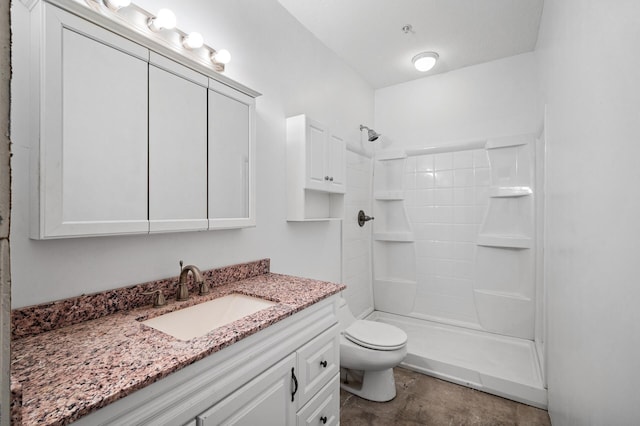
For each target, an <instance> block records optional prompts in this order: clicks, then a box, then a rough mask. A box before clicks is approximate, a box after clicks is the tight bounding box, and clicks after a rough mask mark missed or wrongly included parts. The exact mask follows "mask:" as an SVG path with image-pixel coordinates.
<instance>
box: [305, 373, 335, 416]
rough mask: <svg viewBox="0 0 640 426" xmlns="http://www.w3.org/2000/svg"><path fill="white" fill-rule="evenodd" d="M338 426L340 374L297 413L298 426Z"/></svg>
mask: <svg viewBox="0 0 640 426" xmlns="http://www.w3.org/2000/svg"><path fill="white" fill-rule="evenodd" d="M338 424H340V373H338V374H336V375H335V376H333V378H332V379H331V380H330V381H329V383H328V384H326V385H325V387H324V388H322V390H321V391H320V392H318V394H317V395H316V396H314V397H313V398H311V401H309V403H308V404H307V405H305V406H304V408H303V409H302V410H300V411H299V412H298V426H325V425H326V426H330V425H338Z"/></svg>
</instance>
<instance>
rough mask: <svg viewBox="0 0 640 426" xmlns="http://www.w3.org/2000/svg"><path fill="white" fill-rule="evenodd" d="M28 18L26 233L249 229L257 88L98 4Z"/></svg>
mask: <svg viewBox="0 0 640 426" xmlns="http://www.w3.org/2000/svg"><path fill="white" fill-rule="evenodd" d="M52 3H53V4H52ZM54 4H55V5H54ZM65 9H66V10H65ZM131 12H132V13H133V9H132V10H131ZM30 14H31V15H30V16H31V22H30V27H31V28H18V30H17V34H16V36H17V37H31V38H32V39H33V41H34V42H33V43H32V49H33V51H32V52H31V56H30V58H31V59H30V66H31V67H32V69H31V70H30V71H31V75H32V81H31V82H32V88H33V90H32V93H31V96H32V101H31V105H32V107H33V114H32V117H31V118H30V119H31V120H32V122H31V124H32V126H31V130H32V132H31V138H32V140H33V142H32V146H33V149H32V159H31V162H32V165H33V179H32V187H31V193H32V196H31V197H32V203H31V204H32V207H31V208H32V210H33V214H32V215H31V216H32V217H31V237H32V238H34V239H49V238H68V237H80V236H98V235H118V234H134V233H150V232H152V233H153V232H176V231H197V230H207V229H211V230H213V229H219V228H241V227H247V226H255V222H256V219H255V211H256V210H255V190H254V188H255V173H254V171H255V97H257V96H259V95H260V94H259V93H258V92H255V91H253V90H251V89H249V88H247V87H245V86H242V85H241V84H239V83H236V82H234V81H233V80H230V79H228V78H226V77H225V76H223V75H220V74H218V73H217V72H215V71H214V70H213V65H212V63H211V62H210V61H209V59H207V60H206V63H205V65H203V64H202V63H201V62H198V60H196V59H193V57H189V56H184V55H181V54H180V49H182V46H181V45H180V47H179V48H176V46H166V45H164V44H162V43H164V42H160V41H158V39H157V37H156V36H155V35H153V34H147V33H149V32H150V30H148V29H147V28H146V27H144V28H132V27H131V26H129V25H125V24H124V23H123V21H121V20H119V19H115V20H114V19H112V18H113V13H112V12H111V11H109V9H108V8H107V7H106V6H104V5H103V4H102V2H97V3H94V2H89V3H87V4H84V2H78V1H76V0H55V1H39V2H35V3H34V5H33V7H32V8H31V9H30ZM145 22H146V21H145ZM187 53H188V52H187ZM209 68H211V69H210V70H209ZM25 119H26V118H25Z"/></svg>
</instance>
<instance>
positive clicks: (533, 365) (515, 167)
mask: <svg viewBox="0 0 640 426" xmlns="http://www.w3.org/2000/svg"><path fill="white" fill-rule="evenodd" d="M543 150H544V140H543V137H536V135H516V136H511V137H502V138H492V139H478V140H472V141H464V142H459V143H447V144H442V145H439V146H430V147H412V148H406V149H403V150H396V151H388V150H386V151H385V150H381V151H378V152H376V153H375V155H374V156H373V158H371V159H365V157H364V156H363V155H362V153H356V152H350V153H349V155H348V158H350V159H351V160H350V161H348V171H347V173H348V179H347V199H346V201H345V206H346V208H347V213H346V215H345V217H346V218H347V219H346V220H345V224H344V234H343V238H344V264H345V267H344V268H345V269H344V271H343V272H344V275H343V276H344V281H345V283H346V284H347V286H352V285H353V286H354V287H355V288H354V289H353V290H351V294H349V293H347V294H346V295H345V297H347V300H348V301H349V303H350V305H354V304H355V305H356V306H352V310H353V311H354V313H358V312H360V313H361V315H362V316H366V317H367V319H370V320H375V321H381V322H385V323H388V324H392V325H395V326H397V327H399V328H401V329H403V330H404V331H405V332H406V333H407V335H408V336H409V343H408V355H407V357H406V359H405V361H404V362H403V364H402V365H403V366H404V367H406V368H409V369H412V370H415V371H419V372H423V373H426V374H429V375H433V376H436V377H440V378H443V379H445V380H449V381H453V382H456V383H460V384H463V385H466V386H469V387H473V388H476V389H479V390H483V391H486V392H489V393H493V394H497V395H500V396H503V397H506V398H510V399H514V400H517V401H520V402H524V403H527V404H530V405H534V406H537V407H541V408H546V404H547V397H546V384H545V378H544V353H545V349H544V335H545V330H544V324H545V322H544V303H543V300H544V285H543V280H542V267H543V264H542V237H543V216H544V214H543V212H544V197H543V189H544V188H543V176H544V172H543V170H544V169H543V162H542V159H543V158H544V156H543V153H544V151H543ZM367 163H368V164H370V169H369V171H370V172H371V181H370V185H369V188H370V192H369V193H368V194H369V198H368V199H367V200H365V199H364V197H365V195H364V192H363V191H364V189H363V188H365V187H366V186H367V185H366V184H364V183H363V180H362V179H363V178H362V170H360V171H359V172H355V171H354V170H353V167H354V166H353V165H354V164H358V165H359V167H360V169H362V165H363V164H367ZM349 174H357V175H358V176H360V177H359V178H357V179H356V182H354V184H353V188H352V186H351V184H350V181H349V177H351V176H350V175H349ZM351 192H353V198H352V199H351V200H350V198H349V194H350V193H351ZM358 203H360V204H358ZM358 206H361V207H359V208H358ZM362 206H364V207H362ZM360 208H365V209H369V210H365V211H367V213H369V212H371V215H372V216H374V217H375V221H373V222H368V223H367V224H366V225H365V226H364V227H363V228H359V227H358V225H357V223H355V222H356V221H355V219H354V220H353V221H352V220H350V219H352V218H351V216H354V218H355V216H356V215H357V212H358V210H359V209H360ZM351 222H354V223H355V225H354V224H352V223H351ZM354 239H355V240H358V241H359V243H356V242H354V241H353V240H354ZM363 241H364V242H363ZM367 242H368V243H369V244H370V246H369V247H370V252H369V254H370V256H369V259H370V260H369V263H366V262H364V261H362V260H361V261H360V262H359V263H357V265H354V263H353V261H352V258H353V256H354V255H355V252H354V251H353V250H354V249H355V248H356V247H358V248H359V249H360V250H359V252H358V255H359V256H360V257H362V248H363V246H364V244H366V243H367ZM358 267H360V269H358ZM363 267H368V268H369V269H370V271H371V272H370V281H369V283H370V286H369V288H368V291H369V294H372V297H373V301H372V302H373V303H372V305H369V306H373V308H374V310H373V311H371V310H368V311H366V310H362V309H361V306H364V303H365V299H366V298H365V297H364V294H365V286H364V284H363V282H364V279H366V278H362V277H359V278H357V280H358V281H357V282H356V281H354V277H355V276H356V275H357V274H356V271H357V270H360V275H363V274H364V275H365V277H366V272H364V271H363V270H362V268H363ZM348 291H350V290H348ZM356 300H357V301H356Z"/></svg>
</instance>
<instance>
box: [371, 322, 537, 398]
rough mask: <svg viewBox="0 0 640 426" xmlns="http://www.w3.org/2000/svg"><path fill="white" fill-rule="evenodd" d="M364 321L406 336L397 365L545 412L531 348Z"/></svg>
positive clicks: (423, 326) (450, 331)
mask: <svg viewBox="0 0 640 426" xmlns="http://www.w3.org/2000/svg"><path fill="white" fill-rule="evenodd" d="M367 319H369V320H373V321H379V322H383V323H386V324H391V325H395V326H396V327H398V328H400V329H402V330H404V331H405V332H406V333H407V336H408V337H409V341H408V344H407V357H406V358H405V360H404V361H403V362H402V364H401V366H403V367H405V368H408V369H410V370H413V371H417V372H419V373H423V374H427V375H430V376H434V377H437V378H439V379H443V380H447V381H449V382H453V383H457V384H460V385H463V386H468V387H470V388H473V389H478V390H480V391H483V392H487V393H491V394H494V395H498V396H501V397H503V398H508V399H512V400H514V401H518V402H522V403H524V404H528V405H532V406H534V407H538V408H544V409H546V408H547V390H546V389H545V388H544V382H543V380H542V374H541V372H540V363H539V362H538V357H537V355H536V350H535V345H534V344H533V342H532V341H530V340H524V339H517V338H513V337H506V336H500V335H497V334H491V333H487V332H482V331H476V330H470V329H465V328H462V327H456V326H450V325H446V324H440V323H437V322H432V321H426V320H420V319H415V318H409V317H404V316H400V315H393V314H388V313H386V312H379V311H374V312H372V313H371V315H369V316H368V317H367Z"/></svg>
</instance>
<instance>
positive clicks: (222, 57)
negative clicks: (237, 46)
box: [211, 49, 231, 65]
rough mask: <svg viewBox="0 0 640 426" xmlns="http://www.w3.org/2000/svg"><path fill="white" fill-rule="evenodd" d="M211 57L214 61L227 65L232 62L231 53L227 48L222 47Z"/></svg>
mask: <svg viewBox="0 0 640 426" xmlns="http://www.w3.org/2000/svg"><path fill="white" fill-rule="evenodd" d="M211 59H212V60H213V62H217V63H219V64H224V65H226V64H228V63H229V62H231V53H229V51H228V50H227V49H220V50H218V51H217V52H215V53H214V54H213V55H211Z"/></svg>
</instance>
